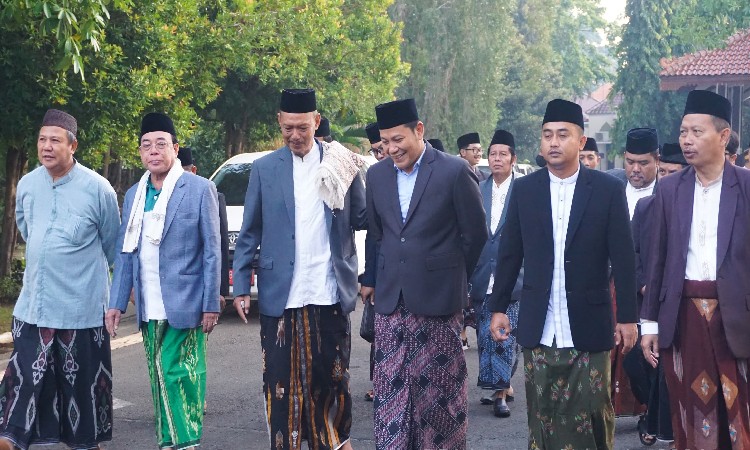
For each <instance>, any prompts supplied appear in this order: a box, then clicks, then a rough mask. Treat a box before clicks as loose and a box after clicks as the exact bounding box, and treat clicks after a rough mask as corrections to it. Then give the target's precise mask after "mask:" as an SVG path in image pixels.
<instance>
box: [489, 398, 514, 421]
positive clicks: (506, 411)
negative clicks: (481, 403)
mask: <svg viewBox="0 0 750 450" xmlns="http://www.w3.org/2000/svg"><path fill="white" fill-rule="evenodd" d="M492 411H493V412H494V413H495V417H510V408H508V404H507V403H505V399H504V398H501V397H498V398H496V399H495V404H494V405H493V407H492Z"/></svg>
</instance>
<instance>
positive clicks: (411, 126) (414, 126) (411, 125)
mask: <svg viewBox="0 0 750 450" xmlns="http://www.w3.org/2000/svg"><path fill="white" fill-rule="evenodd" d="M417 124H419V121H418V120H414V121H411V122H409V123H405V124H404V126H405V127H406V128H408V129H410V130H411V131H414V130H416V129H417Z"/></svg>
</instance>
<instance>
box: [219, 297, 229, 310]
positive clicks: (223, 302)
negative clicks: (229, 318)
mask: <svg viewBox="0 0 750 450" xmlns="http://www.w3.org/2000/svg"><path fill="white" fill-rule="evenodd" d="M226 307H227V299H225V298H224V296H223V295H220V296H219V314H221V313H223V312H224V308H226Z"/></svg>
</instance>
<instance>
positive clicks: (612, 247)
mask: <svg viewBox="0 0 750 450" xmlns="http://www.w3.org/2000/svg"><path fill="white" fill-rule="evenodd" d="M607 246H608V247H609V259H610V262H611V263H612V275H613V276H614V279H615V292H617V323H636V322H638V311H637V309H638V307H637V301H636V288H635V250H634V249H633V235H632V232H631V230H630V214H629V212H628V201H627V199H626V197H625V189H624V188H622V187H620V188H618V189H615V192H614V194H613V195H612V200H611V201H610V204H609V225H608V227H607Z"/></svg>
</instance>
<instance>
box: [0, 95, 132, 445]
mask: <svg viewBox="0 0 750 450" xmlns="http://www.w3.org/2000/svg"><path fill="white" fill-rule="evenodd" d="M77 129H78V125H77V122H76V120H75V118H74V117H73V116H71V115H69V114H67V113H65V112H62V111H58V110H54V109H50V110H49V111H47V114H46V115H45V116H44V120H43V123H42V127H41V129H40V131H39V136H38V139H37V151H38V156H39V162H40V163H41V167H39V168H37V169H35V170H33V171H31V172H30V173H28V174H27V175H26V176H24V177H23V178H22V179H21V181H20V182H19V183H18V194H17V198H16V224H17V225H18V229H19V230H20V232H21V236H22V237H23V238H24V240H25V241H26V271H25V272H24V276H23V288H22V290H21V295H20V296H19V298H18V301H17V302H16V307H15V309H14V311H13V316H14V317H13V339H14V343H15V345H14V349H13V354H12V355H11V357H10V361H9V363H8V368H7V369H6V371H5V375H4V377H3V379H2V385H0V407H1V408H2V409H3V412H2V416H0V417H1V419H0V449H5V448H14V446H15V447H18V448H22V449H25V448H28V446H30V445H32V444H36V443H40V444H41V443H45V444H47V443H54V442H62V443H65V444H67V445H68V446H70V447H73V448H95V447H96V446H97V445H98V444H99V443H100V442H103V441H109V440H111V439H112V361H111V354H110V347H109V336H108V335H107V333H106V332H105V331H104V308H105V305H106V304H107V303H108V300H109V266H110V264H111V263H112V261H113V258H114V245H115V240H116V238H117V231H118V228H119V225H120V218H119V211H118V208H117V197H116V195H115V191H114V189H112V186H111V185H110V184H109V182H108V181H107V180H106V179H105V178H103V177H101V176H100V175H98V174H97V173H96V172H94V171H92V170H90V169H87V168H86V167H83V166H82V165H81V164H79V163H78V162H76V160H75V159H74V158H73V155H74V154H75V151H76V149H77V148H78V141H77V140H76V132H77Z"/></svg>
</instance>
